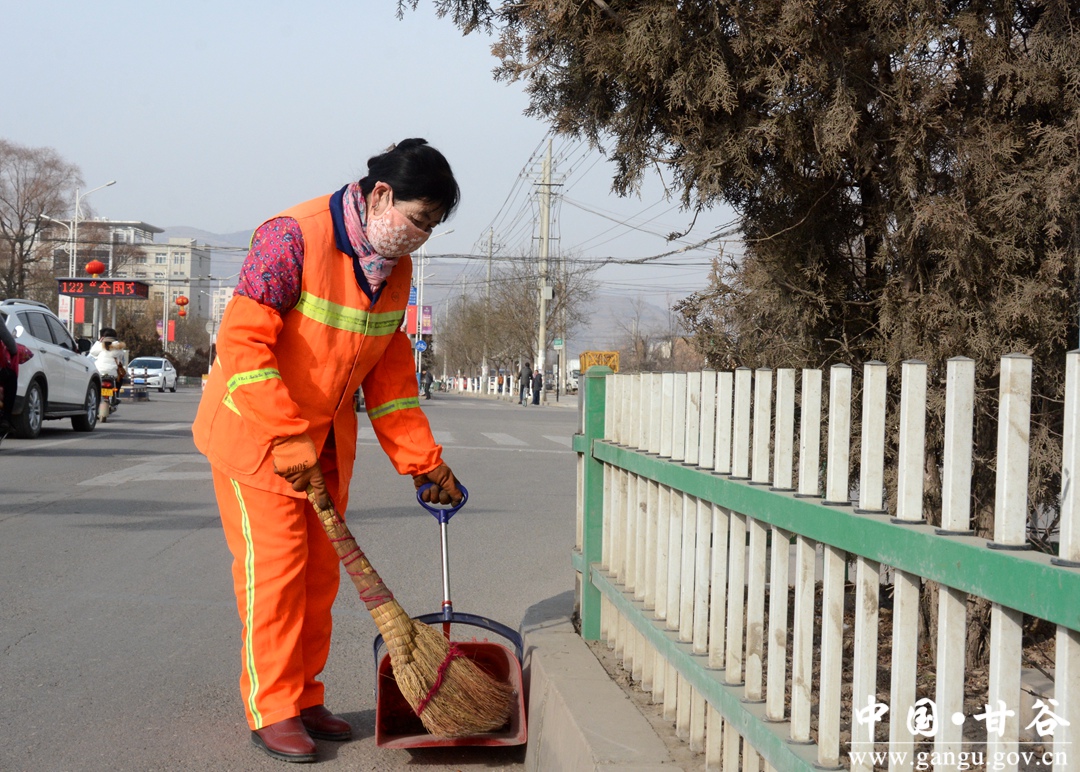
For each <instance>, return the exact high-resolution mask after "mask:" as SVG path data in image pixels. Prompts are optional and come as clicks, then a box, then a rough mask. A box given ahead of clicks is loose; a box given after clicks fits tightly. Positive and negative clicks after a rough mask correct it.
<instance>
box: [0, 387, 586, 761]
mask: <svg viewBox="0 0 1080 772" xmlns="http://www.w3.org/2000/svg"><path fill="white" fill-rule="evenodd" d="M198 397H199V394H198V392H197V391H195V390H186V391H185V390H181V391H179V392H177V393H176V394H153V395H152V400H151V401H150V402H148V403H141V404H125V405H124V406H123V407H122V408H121V410H120V412H119V413H118V414H117V415H116V416H115V417H114V419H113V420H110V422H109V423H108V424H107V425H105V426H100V427H99V428H98V430H97V431H95V432H93V433H92V434H89V435H86V434H75V433H73V432H72V431H71V430H70V428H69V424H68V422H67V421H63V422H60V421H54V422H47V423H46V429H45V431H44V432H43V434H42V436H41V437H40V438H39V439H37V440H34V441H18V440H11V439H9V440H6V441H5V442H4V443H3V446H2V447H0V652H2V655H0V727H3V730H2V731H0V737H2V738H3V739H2V740H0V770H28V771H31V772H39V771H41V770H48V771H49V772H55V771H59V770H73V771H78V772H92V771H94V770H140V771H142V770H181V769H182V770H215V771H217V770H249V769H250V770H260V769H277V770H281V769H283V767H282V765H281V762H277V761H274V760H272V759H269V758H268V757H266V756H264V755H262V754H261V753H259V752H257V751H256V750H255V749H253V748H251V747H250V746H249V739H248V738H249V733H248V729H247V726H246V724H245V722H244V718H243V711H242V708H241V704H240V698H239V690H238V688H237V679H238V675H239V656H238V654H239V631H240V626H239V621H238V618H237V614H236V608H235V602H234V599H233V596H232V591H231V579H230V575H229V563H230V556H229V554H228V550H227V549H226V546H225V541H224V538H223V536H222V534H221V530H220V525H219V522H218V519H217V515H216V510H215V508H214V503H213V496H212V492H211V485H210V481H209V467H208V465H207V464H206V462H205V460H204V459H203V458H202V456H200V455H198V453H197V452H196V451H195V448H194V445H193V444H192V442H191V437H190V431H189V425H190V423H191V420H192V418H193V416H194V414H195V409H196V405H197V402H198ZM424 406H425V409H426V410H427V411H428V414H429V416H430V418H431V422H432V426H433V427H434V430H435V435H436V437H437V438H438V439H439V440H440V441H441V442H442V443H443V444H444V445H445V448H446V450H445V453H444V455H445V458H446V460H447V462H448V463H449V464H450V465H451V467H452V468H453V469H454V470H455V472H457V473H458V474H459V475H460V477H461V478H462V480H463V481H464V482H465V484H466V485H468V486H469V488H470V492H471V501H470V503H469V505H468V507H466V509H464V510H463V511H462V512H461V513H460V514H459V515H458V516H457V517H455V519H454V521H453V522H452V523H451V528H450V536H451V568H452V577H453V597H454V606H455V609H456V610H458V611H468V612H472V613H476V614H482V615H485V616H489V617H492V618H495V619H498V620H499V621H502V622H504V623H506V624H508V625H510V626H512V627H517V625H518V624H519V623H520V621H521V619H522V617H523V616H524V613H525V611H526V609H527V608H528V607H529V606H530V605H532V604H534V603H537V602H540V601H542V600H544V599H546V598H550V597H553V596H556V595H560V594H563V593H569V592H572V588H573V572H572V570H571V569H570V550H571V547H572V544H573V537H574V534H573V521H574V515H573V512H574V487H575V486H574V474H575V472H574V456H573V453H572V452H571V450H570V435H571V434H572V433H573V432H574V431H575V426H576V422H577V411H576V410H573V409H567V403H566V402H565V398H564V402H563V404H562V406H560V407H545V408H533V407H530V408H522V407H520V406H515V405H512V404H508V403H500V402H494V401H486V400H480V399H474V398H468V397H460V396H450V395H438V396H437V397H436V399H434V400H432V401H431V402H425V403H424ZM365 423H366V420H365V419H364V418H363V417H361V426H364V424H365ZM357 463H358V467H357V475H356V477H355V479H354V482H353V488H352V491H351V500H352V502H353V504H352V510H351V511H350V512H349V513H348V517H349V520H350V523H351V526H352V528H353V531H354V533H355V535H356V537H357V540H358V541H359V542H360V544H361V546H362V547H363V548H364V549H365V551H366V552H367V553H368V556H369V557H370V558H371V560H372V562H373V564H374V565H375V566H376V567H377V568H378V569H379V571H380V572H381V573H382V575H383V577H384V578H385V579H386V581H387V584H388V585H389V586H390V587H391V588H392V589H393V590H394V591H395V594H396V595H397V597H398V599H399V600H400V601H401V602H402V604H403V605H404V607H405V608H406V609H407V610H409V611H410V612H412V613H417V614H418V613H425V612H429V611H437V610H438V608H439V601H440V600H441V597H440V595H441V579H440V569H439V557H438V555H439V546H438V544H439V542H438V527H437V525H436V524H435V521H434V519H433V518H431V517H429V516H428V515H426V514H424V512H423V511H422V510H421V509H419V507H418V506H417V505H416V503H415V499H414V497H413V492H412V483H411V480H409V479H407V478H401V477H399V476H397V475H396V473H394V472H393V470H392V468H391V466H390V463H389V461H388V460H387V459H386V457H385V456H384V455H382V452H381V450H380V449H379V447H378V445H377V444H376V442H375V440H374V435H373V433H372V432H371V430H370V426H368V427H367V430H366V431H362V432H361V437H360V448H359V454H358V461H357ZM335 611H336V613H335V619H336V629H335V637H334V646H333V648H332V650H331V655H330V661H329V663H328V665H327V670H326V672H325V673H324V680H325V682H326V684H327V695H328V698H327V700H328V703H329V705H330V707H331V708H333V709H334V710H336V711H338V712H341V713H342V714H343V715H345V716H346V717H347V718H348V719H349V720H350V721H351V722H352V724H353V727H354V730H355V731H356V733H357V735H358V738H359V739H358V740H357V741H354V742H352V743H347V744H340V743H328V742H320V743H319V745H320V755H321V759H322V760H323V762H324V763H323V765H322V766H323V767H324V768H335V769H346V768H348V769H358V770H387V769H398V768H404V767H406V766H415V765H422V766H424V767H426V768H428V769H432V770H443V769H476V770H479V769H514V768H520V767H521V766H522V765H521V762H522V759H523V758H524V751H523V750H522V749H506V748H502V749H485V748H470V749H461V750H454V749H439V750H429V751H423V752H420V751H416V752H411V751H384V750H380V749H378V748H376V747H375V742H374V738H373V733H374V725H375V711H374V698H373V696H372V692H373V688H374V665H373V662H372V659H371V653H370V651H371V649H370V647H371V641H372V639H373V637H374V635H375V632H376V631H375V627H374V623H373V622H372V621H371V618H370V617H369V616H368V615H367V613H366V612H365V611H364V610H363V607H362V605H361V604H360V602H359V601H358V599H357V598H356V597H355V594H354V592H353V591H352V587H351V585H349V584H348V582H343V584H342V593H341V595H340V597H339V599H338V603H337V606H336V609H335Z"/></svg>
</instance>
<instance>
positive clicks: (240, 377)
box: [229, 367, 281, 394]
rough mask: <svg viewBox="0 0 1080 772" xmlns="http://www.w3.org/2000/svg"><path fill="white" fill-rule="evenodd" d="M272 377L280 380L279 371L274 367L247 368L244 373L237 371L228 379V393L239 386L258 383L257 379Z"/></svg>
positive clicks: (270, 378) (262, 379) (269, 378)
mask: <svg viewBox="0 0 1080 772" xmlns="http://www.w3.org/2000/svg"><path fill="white" fill-rule="evenodd" d="M274 378H277V379H278V380H281V373H280V372H279V371H278V370H277V368H274V367H264V368H263V369H261V370H248V371H247V372H244V373H237V374H236V375H234V376H233V377H232V378H230V379H229V393H230V394H231V393H232V392H234V391H236V390H237V389H239V388H240V387H241V386H247V385H248V384H251V383H258V382H259V381H269V380H272V379H274Z"/></svg>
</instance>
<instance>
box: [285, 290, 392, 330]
mask: <svg viewBox="0 0 1080 772" xmlns="http://www.w3.org/2000/svg"><path fill="white" fill-rule="evenodd" d="M294 310H295V311H299V312H300V313H301V314H303V315H304V316H306V317H307V318H308V319H312V320H314V321H316V322H319V323H320V324H325V325H326V326H327V327H334V328H335V329H338V330H345V331H346V332H357V333H362V334H364V335H375V336H382V335H392V334H393V333H394V331H395V330H397V328H398V327H400V326H401V320H402V319H404V318H405V314H404V313H403V312H401V311H388V312H386V313H379V314H373V313H369V312H368V311H364V310H363V309H360V308H350V307H349V306H343V305H340V304H338V303H333V302H331V301H329V300H326V299H325V298H320V297H316V296H315V295H312V294H311V293H310V292H302V293H300V301H299V302H298V303H297V304H296V307H295V308H294Z"/></svg>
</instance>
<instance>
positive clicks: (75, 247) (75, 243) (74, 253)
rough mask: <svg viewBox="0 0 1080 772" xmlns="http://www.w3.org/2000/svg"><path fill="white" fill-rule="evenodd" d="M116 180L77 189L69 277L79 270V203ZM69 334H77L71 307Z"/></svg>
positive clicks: (73, 312)
mask: <svg viewBox="0 0 1080 772" xmlns="http://www.w3.org/2000/svg"><path fill="white" fill-rule="evenodd" d="M115 184H116V180H109V181H108V182H106V183H105V184H104V185H98V186H97V187H96V188H91V189H90V190H88V191H86V192H85V193H81V194H80V193H79V189H78V188H75V212H74V213H73V215H72V229H71V261H70V262H69V263H68V276H70V277H71V278H73V279H74V278H75V274H76V271H77V270H78V265H79V262H78V253H79V202H80V201H81V200H82V199H84V198H86V197H87V196H89V195H90V194H91V193H93V192H94V191H97V190H101V189H102V188H107V187H109V186H110V185H115ZM68 332H70V333H71V334H73V335H74V334H75V309H74V308H71V307H69V309H68Z"/></svg>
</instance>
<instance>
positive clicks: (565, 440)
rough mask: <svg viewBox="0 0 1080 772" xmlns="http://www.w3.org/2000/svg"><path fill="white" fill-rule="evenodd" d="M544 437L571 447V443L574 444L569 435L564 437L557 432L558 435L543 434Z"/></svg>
mask: <svg viewBox="0 0 1080 772" xmlns="http://www.w3.org/2000/svg"><path fill="white" fill-rule="evenodd" d="M544 439H545V440H551V441H552V442H557V443H558V444H560V445H565V446H566V447H568V448H569V447H573V444H574V441H573V440H571V439H570V438H569V437H565V436H563V435H561V434H559V435H555V434H545V435H544Z"/></svg>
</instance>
